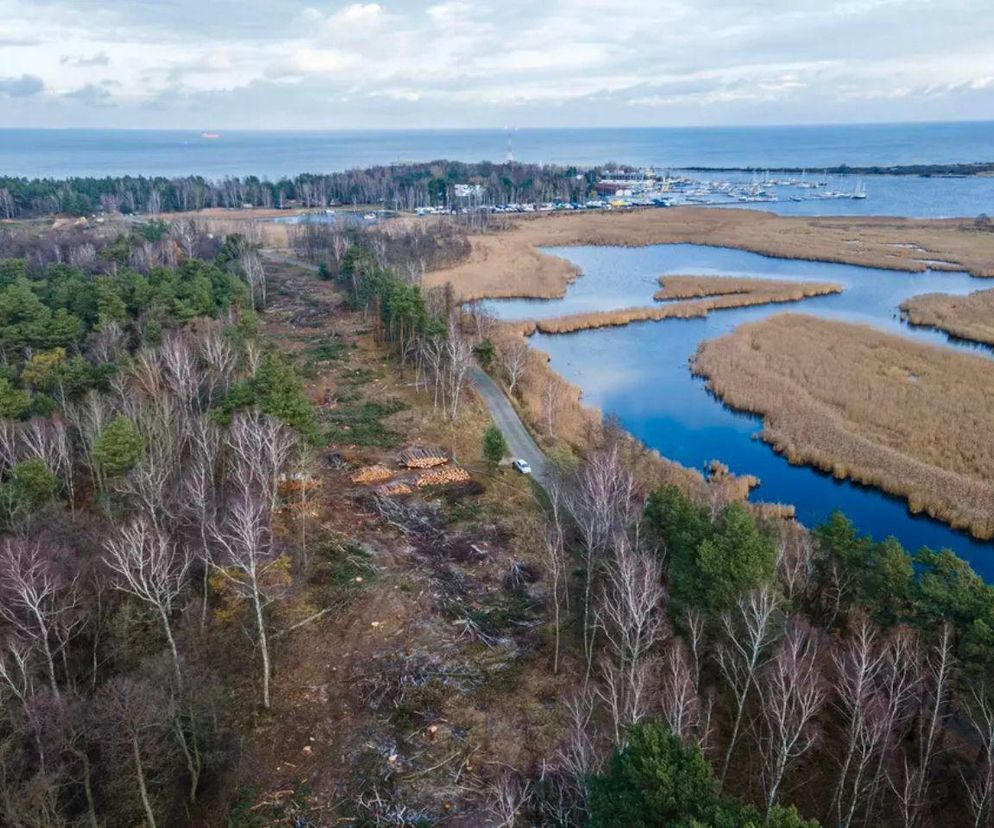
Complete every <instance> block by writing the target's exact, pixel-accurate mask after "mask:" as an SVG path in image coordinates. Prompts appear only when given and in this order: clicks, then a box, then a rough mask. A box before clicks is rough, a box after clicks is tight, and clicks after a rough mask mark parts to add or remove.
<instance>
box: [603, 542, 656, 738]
mask: <svg viewBox="0 0 994 828" xmlns="http://www.w3.org/2000/svg"><path fill="white" fill-rule="evenodd" d="M662 577H663V573H662V567H661V565H660V564H659V561H658V560H657V559H655V558H652V557H649V556H648V555H646V554H644V553H642V552H640V551H639V550H637V549H636V548H635V547H634V545H633V544H632V543H630V542H629V541H628V539H627V538H625V537H624V536H621V537H620V538H619V542H618V543H617V545H616V546H615V549H614V554H613V555H612V556H611V557H610V560H609V562H608V564H607V566H606V567H605V578H604V587H603V590H602V597H601V608H600V612H599V613H598V619H599V623H600V627H601V629H602V630H603V631H604V637H605V640H606V644H607V650H608V653H607V656H606V658H605V659H604V660H603V661H602V665H601V673H602V685H601V688H600V690H599V693H600V694H601V697H602V698H603V699H604V700H605V701H606V702H607V703H608V706H609V708H610V709H611V714H612V720H613V723H614V736H615V742H616V743H618V744H620V743H621V741H622V732H623V731H624V729H625V728H626V727H627V726H628V725H630V724H634V723H635V722H638V721H639V720H641V719H642V717H643V716H644V715H645V712H646V699H645V691H646V689H647V682H648V678H649V676H648V669H647V668H648V664H647V659H648V657H649V653H650V651H651V650H652V649H653V647H654V646H655V645H656V644H657V643H658V642H659V641H660V639H661V638H662V637H663V634H664V631H665V620H664V614H663V613H664V601H665V597H666V595H665V592H664V590H663V586H662Z"/></svg>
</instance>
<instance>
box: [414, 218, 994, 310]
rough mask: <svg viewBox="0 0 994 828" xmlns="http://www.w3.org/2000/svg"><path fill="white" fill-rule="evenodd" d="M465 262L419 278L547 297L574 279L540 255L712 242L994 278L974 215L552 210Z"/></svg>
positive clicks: (471, 292)
mask: <svg viewBox="0 0 994 828" xmlns="http://www.w3.org/2000/svg"><path fill="white" fill-rule="evenodd" d="M471 243H472V249H471V252H470V255H469V258H468V259H467V260H466V261H464V262H462V263H460V264H458V265H456V266H454V267H450V268H446V269H443V270H437V271H434V272H433V273H429V274H428V275H427V276H426V283H427V284H429V285H443V284H445V283H446V282H449V283H451V284H452V286H453V288H454V289H455V291H456V294H457V295H459V296H460V298H462V299H463V300H468V299H477V298H485V297H535V298H545V299H554V298H557V297H559V296H562V295H563V292H564V291H565V290H566V287H567V285H568V284H569V283H570V282H571V281H572V280H573V279H575V278H576V277H577V276H578V275H579V274H578V272H577V270H576V268H575V267H574V266H572V265H571V264H570V263H569V262H565V261H563V260H562V259H560V258H557V257H554V256H550V255H548V254H545V253H543V252H542V251H541V250H539V248H540V247H543V246H553V245H586V244H593V245H617V246H626V247H632V246H642V245H648V244H674V243H687V244H713V245H718V246H721V247H734V248H738V249H741V250H748V251H752V252H754V253H761V254H763V255H767V256H774V257H777V258H789V259H806V260H812V261H825V262H840V263H844V264H855V265H865V266H868V267H880V268H886V269H891V270H910V271H918V272H920V271H923V270H925V269H926V268H929V267H931V268H932V269H952V270H955V269H960V270H966V271H969V272H970V273H972V274H974V275H975V276H994V265H992V262H994V232H991V231H989V230H987V229H985V228H983V227H980V226H978V225H977V224H976V222H975V221H974V220H973V219H900V218H888V217H879V216H877V217H834V218H831V217H808V216H778V215H774V214H773V213H763V212H759V211H757V210H734V209H728V210H724V209H723V210H715V209H713V208H707V207H703V208H702V207H674V208H670V209H666V210H630V211H619V212H589V213H571V214H570V213H567V214H563V213H554V214H549V215H541V216H535V217H533V218H524V217H522V218H518V219H516V220H515V222H514V223H513V225H512V227H511V229H509V230H507V231H504V232H500V233H489V234H478V235H474V236H471Z"/></svg>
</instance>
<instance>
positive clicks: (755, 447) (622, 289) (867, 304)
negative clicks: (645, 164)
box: [492, 244, 994, 581]
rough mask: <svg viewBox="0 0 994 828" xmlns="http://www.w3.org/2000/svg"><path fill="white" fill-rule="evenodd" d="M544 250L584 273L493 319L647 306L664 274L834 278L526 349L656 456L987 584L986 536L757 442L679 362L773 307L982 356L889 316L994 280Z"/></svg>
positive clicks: (724, 252) (708, 254)
mask: <svg viewBox="0 0 994 828" xmlns="http://www.w3.org/2000/svg"><path fill="white" fill-rule="evenodd" d="M546 252H547V253H551V254H553V255H556V256H561V257H563V258H565V259H569V260H570V261H571V262H573V263H575V264H576V265H577V266H579V267H580V269H581V270H582V272H583V274H584V275H583V277H581V278H580V279H578V280H577V281H576V282H575V283H574V284H572V285H571V286H570V287H569V289H568V290H567V292H566V296H565V297H563V298H562V299H557V300H548V301H546V300H517V299H515V300H506V301H498V302H493V304H492V307H493V308H494V310H495V312H496V313H497V314H498V315H499V316H500V317H501V318H504V319H523V318H543V317H553V316H560V315H564V314H568V313H578V312H583V311H592V310H611V309H617V308H624V307H631V306H636V305H649V304H651V303H652V294H653V292H654V291H655V290H656V288H657V287H658V283H657V279H658V277H659V276H662V275H666V274H693V275H716V276H717V275H724V276H757V277H766V278H777V279H794V280H798V281H829V282H837V283H839V284H842V285H844V286H845V290H844V291H843V292H842V293H841V294H835V295H831V296H821V297H816V298H812V299H806V300H804V301H801V302H796V303H791V304H790V305H767V306H760V307H751V308H737V309H731V310H723V311H714V312H712V313H711V314H710V315H709V316H707V317H705V318H703V319H687V320H681V319H669V320H665V321H663V322H641V323H636V324H632V325H628V326H626V327H620V328H602V329H599V330H593V331H581V332H578V333H573V334H566V335H536V336H535V337H534V338H533V340H532V345H533V346H534V347H537V348H539V349H541V350H543V351H546V352H547V353H548V354H549V355H550V357H551V359H552V367H553V368H554V369H555V370H556V371H558V372H559V373H560V374H562V375H563V376H564V377H566V378H567V379H569V380H570V381H571V382H573V383H575V384H576V385H578V386H579V387H580V388H581V389H582V390H583V396H584V401H585V402H586V403H587V404H589V405H592V406H596V407H597V408H599V409H601V410H602V411H603V412H604V413H605V414H613V415H615V416H617V417H618V419H619V420H620V422H621V423H622V425H624V427H625V428H627V429H628V430H629V431H630V432H631V433H632V434H634V435H635V436H636V437H638V438H639V439H640V440H642V441H643V442H645V443H646V444H647V445H649V446H651V447H652V448H655V449H658V450H659V452H660V453H661V454H662V455H663V456H665V457H668V458H670V459H672V460H675V461H677V462H679V463H682V464H683V465H685V466H688V467H691V468H697V469H703V468H704V467H705V466H706V465H707V464H708V463H709V462H710V461H711V460H714V459H717V460H720V461H721V462H723V463H725V464H727V465H728V466H729V467H730V468H731V470H732V471H733V472H735V473H737V474H754V475H756V476H757V477H759V478H760V480H761V481H762V482H761V485H760V486H759V487H758V488H757V489H755V490H754V493H753V495H752V497H753V499H761V500H766V501H771V502H780V503H792V504H794V506H795V507H796V508H797V516H798V518H799V519H800V520H801V521H802V522H803V523H805V524H806V525H808V526H815V525H817V524H818V523H820V522H822V521H823V520H824V519H825V518H826V517H828V515H829V514H830V513H831V512H832V510H833V509H842V510H843V511H844V512H845V513H846V514H847V515H848V516H849V517H850V518H851V519H852V520H853V521H854V522H855V523H856V525H857V527H858V528H859V529H860V530H861V531H863V532H868V533H871V534H872V535H874V536H875V537H876V538H878V539H882V538H884V537H886V536H888V535H893V536H894V537H896V538H897V539H898V540H899V541H900V542H901V543H902V544H903V545H904V546H905V547H906V548H908V549H916V548H918V547H920V546H931V547H933V548H942V547H945V548H949V549H952V550H954V551H955V552H956V553H957V554H959V555H960V556H962V557H964V558H965V559H967V560H968V561H969V562H970V563H971V565H972V566H973V567H974V569H975V570H976V571H977V572H978V573H979V574H980V575H982V576H983V577H984V579H985V580H987V581H994V544H992V543H990V542H981V541H976V540H974V539H973V538H971V537H969V536H968V535H966V534H963V533H960V532H957V531H954V530H952V529H950V528H949V527H948V526H947V525H946V524H944V523H941V522H939V521H935V520H932V519H931V518H928V517H924V516H915V515H912V514H910V513H909V512H908V510H907V506H906V503H905V501H904V500H902V499H898V498H894V497H890V496H889V495H886V494H884V493H882V492H880V491H879V490H877V489H874V488H870V487H866V486H861V485H858V484H854V483H850V482H848V481H838V480H835V479H834V478H833V477H831V476H830V475H827V474H823V473H821V472H819V471H816V470H814V469H811V468H809V467H806V466H792V465H790V464H789V463H788V462H787V461H786V460H785V459H783V458H782V457H780V456H779V455H778V454H776V453H775V452H774V451H773V450H772V449H771V448H770V447H769V446H768V445H767V444H766V443H763V442H762V441H760V440H759V439H758V438H757V436H756V435H758V433H759V432H760V431H761V428H762V420H761V418H760V417H756V416H753V415H750V414H743V413H741V412H736V411H732V410H731V409H729V408H727V407H726V406H724V405H723V404H722V403H721V402H720V401H719V400H718V399H717V398H715V397H714V395H712V394H711V393H710V392H709V391H708V390H707V387H706V386H705V384H704V381H703V380H702V379H700V378H696V377H693V376H692V375H691V373H690V367H689V362H690V359H691V357H692V356H693V355H694V354H695V353H696V351H697V347H698V345H699V344H700V343H701V342H702V341H704V340H707V339H712V338H714V337H718V336H722V335H723V334H726V333H728V332H730V331H731V330H733V329H734V328H736V327H738V326H739V325H741V324H743V323H745V322H755V321H757V320H759V319H763V318H764V317H766V316H769V315H771V314H774V313H783V312H785V311H794V312H798V313H807V314H812V315H816V316H821V317H825V318H829V319H836V320H840V321H847V322H859V323H866V324H870V325H873V326H874V327H876V328H879V329H881V330H884V331H887V332H889V333H895V334H898V335H901V336H908V337H911V338H913V339H916V340H918V341H923V342H929V343H931V344H938V345H942V346H945V347H952V348H962V349H965V350H970V351H973V352H980V353H985V354H990V353H991V351H990V350H989V349H987V348H985V347H983V346H979V345H975V344H973V343H969V342H962V341H954V340H952V339H950V338H949V337H947V336H946V335H945V334H942V333H941V332H938V331H934V330H930V329H925V328H912V327H910V326H908V325H907V324H905V323H904V322H902V321H901V319H900V318H899V313H898V306H899V305H900V304H901V302H902V301H904V300H905V299H907V298H908V297H910V296H915V295H917V294H920V293H929V292H944V293H955V294H965V293H969V292H971V291H973V290H979V289H983V288H985V287H994V283H992V282H989V281H986V280H981V279H974V278H972V277H970V276H969V275H967V274H965V273H948V272H941V271H926V272H924V273H908V272H900V271H889V270H878V269H874V268H863V267H854V266H850V265H840V264H830V263H823V262H805V261H799V260H792V259H773V258H768V257H765V256H759V255H757V254H754V253H746V252H743V251H739V250H732V249H727V248H718V247H708V246H703V245H685V244H677V245H656V246H650V247H639V248H613V247H565V248H547V249H546Z"/></svg>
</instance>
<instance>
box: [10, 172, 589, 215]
mask: <svg viewBox="0 0 994 828" xmlns="http://www.w3.org/2000/svg"><path fill="white" fill-rule="evenodd" d="M599 176H600V169H599V168H598V169H580V168H577V167H560V166H553V165H539V164H521V163H512V162H507V163H503V164H501V163H493V162H490V161H482V162H479V163H475V164H465V163H461V162H458V161H431V162H425V163H409V164H393V165H389V166H379V167H370V168H368V169H357V170H347V171H344V172H336V173H327V174H321V175H318V174H302V175H298V176H295V177H293V178H281V179H279V180H278V181H269V180H267V179H264V178H259V177H257V176H247V177H244V178H237V177H229V178H224V179H221V180H216V181H215V180H210V179H206V178H203V177H202V176H185V177H181V178H166V177H144V176H137V177H135V176H123V177H117V178H109V177H108V178H68V179H25V178H12V177H3V176H0V219H4V218H6V219H11V218H26V217H31V216H42V215H50V214H53V213H67V214H69V215H74V216H85V215H91V214H93V213H97V212H105V213H117V212H119V213H124V214H149V213H151V214H157V213H175V212H187V211H192V210H201V209H204V208H207V207H228V208H235V207H238V208H240V207H243V206H245V205H249V206H253V207H263V208H284V207H289V206H297V207H309V208H313V207H328V206H333V205H352V204H360V205H382V206H384V207H388V208H392V209H401V210H414V209H416V208H418V207H428V206H454V205H458V204H463V203H465V199H463V200H460V199H459V198H458V197H457V196H456V194H455V185H456V184H480V185H482V186H483V187H484V188H485V190H484V194H483V196H482V197H481V198H478V199H477V200H476V202H474V203H481V202H482V203H485V204H507V203H514V202H544V201H557V200H558V201H566V202H568V201H582V200H585V199H586V198H587V196H588V194H589V193H590V192H592V190H593V186H594V184H595V183H596V182H597V180H598V178H599Z"/></svg>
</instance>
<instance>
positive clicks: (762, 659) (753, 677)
mask: <svg viewBox="0 0 994 828" xmlns="http://www.w3.org/2000/svg"><path fill="white" fill-rule="evenodd" d="M721 627H722V630H723V632H724V636H723V639H722V641H721V642H719V644H718V647H717V650H716V658H717V661H718V667H719V669H720V670H721V674H722V675H723V676H724V678H725V681H726V682H727V684H728V687H729V689H730V690H731V691H732V700H733V706H732V709H733V714H732V731H731V733H730V734H729V737H728V746H727V747H726V748H725V760H724V762H723V763H722V767H721V777H720V781H721V784H724V782H725V775H726V774H727V773H728V767H729V765H730V764H731V761H732V753H733V752H734V751H735V745H736V744H737V743H738V739H739V736H740V734H741V730H742V723H743V720H744V717H745V710H746V702H747V701H748V700H749V695H750V693H751V691H752V689H753V687H755V686H756V684H757V681H758V679H759V672H760V670H761V669H762V668H763V665H765V664H766V662H767V661H768V659H769V648H770V645H771V644H772V643H773V642H774V641H775V640H776V638H777V636H778V635H779V632H780V631H779V624H778V623H777V609H776V598H775V597H774V595H773V592H772V591H771V590H770V589H768V588H766V587H763V588H761V589H758V590H754V591H752V592H750V593H748V594H747V595H744V596H743V597H742V598H740V599H739V601H738V603H737V604H736V607H735V609H734V610H731V611H730V612H726V613H724V614H723V615H722V617H721Z"/></svg>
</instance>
